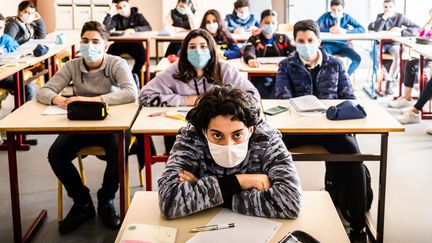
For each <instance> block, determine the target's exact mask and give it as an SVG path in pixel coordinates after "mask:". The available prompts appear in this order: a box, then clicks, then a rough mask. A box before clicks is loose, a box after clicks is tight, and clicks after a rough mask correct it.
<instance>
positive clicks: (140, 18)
mask: <svg viewBox="0 0 432 243" xmlns="http://www.w3.org/2000/svg"><path fill="white" fill-rule="evenodd" d="M103 24H104V25H105V26H106V28H107V30H108V31H110V30H112V29H115V30H125V29H134V30H135V31H138V32H141V31H150V30H151V26H150V24H149V22H148V21H147V20H146V19H145V18H144V15H142V14H140V13H138V8H136V7H132V8H131V15H130V16H129V17H127V18H125V17H123V16H121V15H120V14H116V15H114V16H112V17H111V15H110V14H107V16H106V17H105V19H104V21H103Z"/></svg>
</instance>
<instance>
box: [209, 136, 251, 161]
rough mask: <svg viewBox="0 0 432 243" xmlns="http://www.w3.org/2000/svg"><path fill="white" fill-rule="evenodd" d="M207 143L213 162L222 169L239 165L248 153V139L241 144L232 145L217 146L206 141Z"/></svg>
mask: <svg viewBox="0 0 432 243" xmlns="http://www.w3.org/2000/svg"><path fill="white" fill-rule="evenodd" d="M207 142H208V146H209V150H210V154H211V156H212V158H213V160H214V161H215V162H216V164H218V165H219V166H222V167H224V168H233V167H236V166H237V165H239V164H241V162H243V160H244V159H245V158H246V155H247V153H248V147H249V138H248V139H247V140H246V141H244V142H243V143H240V144H234V145H218V144H214V143H211V142H210V141H209V140H208V139H207Z"/></svg>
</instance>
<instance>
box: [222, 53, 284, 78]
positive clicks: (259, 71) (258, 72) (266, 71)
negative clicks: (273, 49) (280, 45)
mask: <svg viewBox="0 0 432 243" xmlns="http://www.w3.org/2000/svg"><path fill="white" fill-rule="evenodd" d="M269 58H274V57H269ZM284 58H286V57H281V60H282V59H284ZM260 59H266V58H265V57H263V58H260ZM227 62H228V63H230V64H231V65H232V66H234V67H235V68H237V69H238V70H239V71H240V72H246V73H247V74H248V79H249V80H252V77H257V76H271V77H276V74H277V72H278V68H279V67H278V65H277V64H261V65H260V66H259V67H257V68H254V67H250V66H249V65H247V64H246V63H245V62H244V61H243V58H235V59H230V60H227Z"/></svg>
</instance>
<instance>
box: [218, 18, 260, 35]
mask: <svg viewBox="0 0 432 243" xmlns="http://www.w3.org/2000/svg"><path fill="white" fill-rule="evenodd" d="M225 25H226V27H227V28H228V30H229V32H231V33H233V32H234V30H235V29H237V28H238V27H243V28H245V29H246V30H248V29H249V28H250V27H252V26H255V27H259V23H258V19H257V18H256V17H255V15H253V14H251V15H250V16H249V18H248V19H245V20H243V19H241V18H239V17H237V14H235V13H232V14H227V16H226V17H225Z"/></svg>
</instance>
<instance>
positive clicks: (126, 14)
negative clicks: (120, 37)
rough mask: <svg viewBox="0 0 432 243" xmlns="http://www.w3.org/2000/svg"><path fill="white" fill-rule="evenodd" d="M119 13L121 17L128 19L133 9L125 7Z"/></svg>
mask: <svg viewBox="0 0 432 243" xmlns="http://www.w3.org/2000/svg"><path fill="white" fill-rule="evenodd" d="M118 12H119V14H120V15H121V16H123V17H126V18H127V17H129V16H130V14H131V9H130V7H124V8H122V9H120V10H119V11H118Z"/></svg>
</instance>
